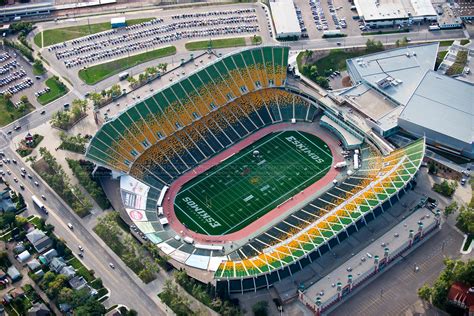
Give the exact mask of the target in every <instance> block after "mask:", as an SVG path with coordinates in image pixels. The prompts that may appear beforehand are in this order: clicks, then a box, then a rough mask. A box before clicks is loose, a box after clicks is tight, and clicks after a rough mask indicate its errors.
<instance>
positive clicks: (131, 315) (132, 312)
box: [125, 309, 138, 316]
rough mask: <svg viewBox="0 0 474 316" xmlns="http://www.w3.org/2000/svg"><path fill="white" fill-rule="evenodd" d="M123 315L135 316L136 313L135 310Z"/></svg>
mask: <svg viewBox="0 0 474 316" xmlns="http://www.w3.org/2000/svg"><path fill="white" fill-rule="evenodd" d="M125 315H126V316H137V315H138V313H137V311H136V310H134V309H131V310H129V311H127V313H126V314H125Z"/></svg>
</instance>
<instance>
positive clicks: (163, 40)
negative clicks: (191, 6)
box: [63, 25, 260, 68]
mask: <svg viewBox="0 0 474 316" xmlns="http://www.w3.org/2000/svg"><path fill="white" fill-rule="evenodd" d="M259 31H260V29H259V26H258V25H241V26H226V27H220V28H215V27H214V28H208V29H203V30H189V31H182V32H176V33H172V34H166V35H163V36H155V37H153V38H151V39H147V40H145V41H143V40H142V41H139V42H135V43H129V44H126V45H121V46H115V47H113V48H109V49H104V50H101V51H98V52H91V53H89V54H85V55H82V56H75V57H73V58H70V59H65V60H63V62H64V65H65V66H66V68H72V67H77V66H83V65H87V64H90V63H93V62H96V61H98V60H101V59H110V58H114V57H119V56H121V55H125V54H129V53H131V52H136V51H141V50H146V49H150V48H153V47H155V46H158V45H162V44H167V43H171V42H174V41H178V40H181V39H190V38H197V37H210V36H221V35H231V34H241V33H248V34H255V33H258V32H259Z"/></svg>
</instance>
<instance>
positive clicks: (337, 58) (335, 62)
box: [300, 49, 367, 75]
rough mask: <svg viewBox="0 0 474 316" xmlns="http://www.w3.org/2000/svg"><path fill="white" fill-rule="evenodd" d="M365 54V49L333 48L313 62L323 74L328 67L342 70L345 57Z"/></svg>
mask: <svg viewBox="0 0 474 316" xmlns="http://www.w3.org/2000/svg"><path fill="white" fill-rule="evenodd" d="M300 54H302V53H300ZM365 54H367V52H366V51H365V50H360V51H350V52H346V51H344V50H341V49H333V50H331V52H330V53H329V55H328V56H325V57H323V58H320V59H318V60H317V61H316V62H315V65H316V67H317V68H318V72H319V73H320V74H321V75H324V73H325V71H326V70H330V69H332V71H334V70H339V71H343V70H345V69H346V59H350V58H354V57H358V56H362V55H365ZM300 71H301V68H300Z"/></svg>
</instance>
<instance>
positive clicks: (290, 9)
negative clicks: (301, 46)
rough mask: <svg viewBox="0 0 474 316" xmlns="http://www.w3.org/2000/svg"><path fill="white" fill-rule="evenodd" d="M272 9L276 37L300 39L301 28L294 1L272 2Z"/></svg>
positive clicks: (281, 0) (279, 0)
mask: <svg viewBox="0 0 474 316" xmlns="http://www.w3.org/2000/svg"><path fill="white" fill-rule="evenodd" d="M270 9H271V12H272V17H273V24H274V26H275V37H276V38H285V37H295V36H296V37H300V36H301V28H300V24H299V21H298V17H297V16H296V10H295V5H294V3H293V0H278V1H274V2H270Z"/></svg>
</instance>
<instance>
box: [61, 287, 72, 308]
mask: <svg viewBox="0 0 474 316" xmlns="http://www.w3.org/2000/svg"><path fill="white" fill-rule="evenodd" d="M73 295H74V291H73V290H72V289H70V288H68V287H63V288H62V289H61V290H60V291H59V294H58V302H59V304H71V302H72V297H73Z"/></svg>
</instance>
